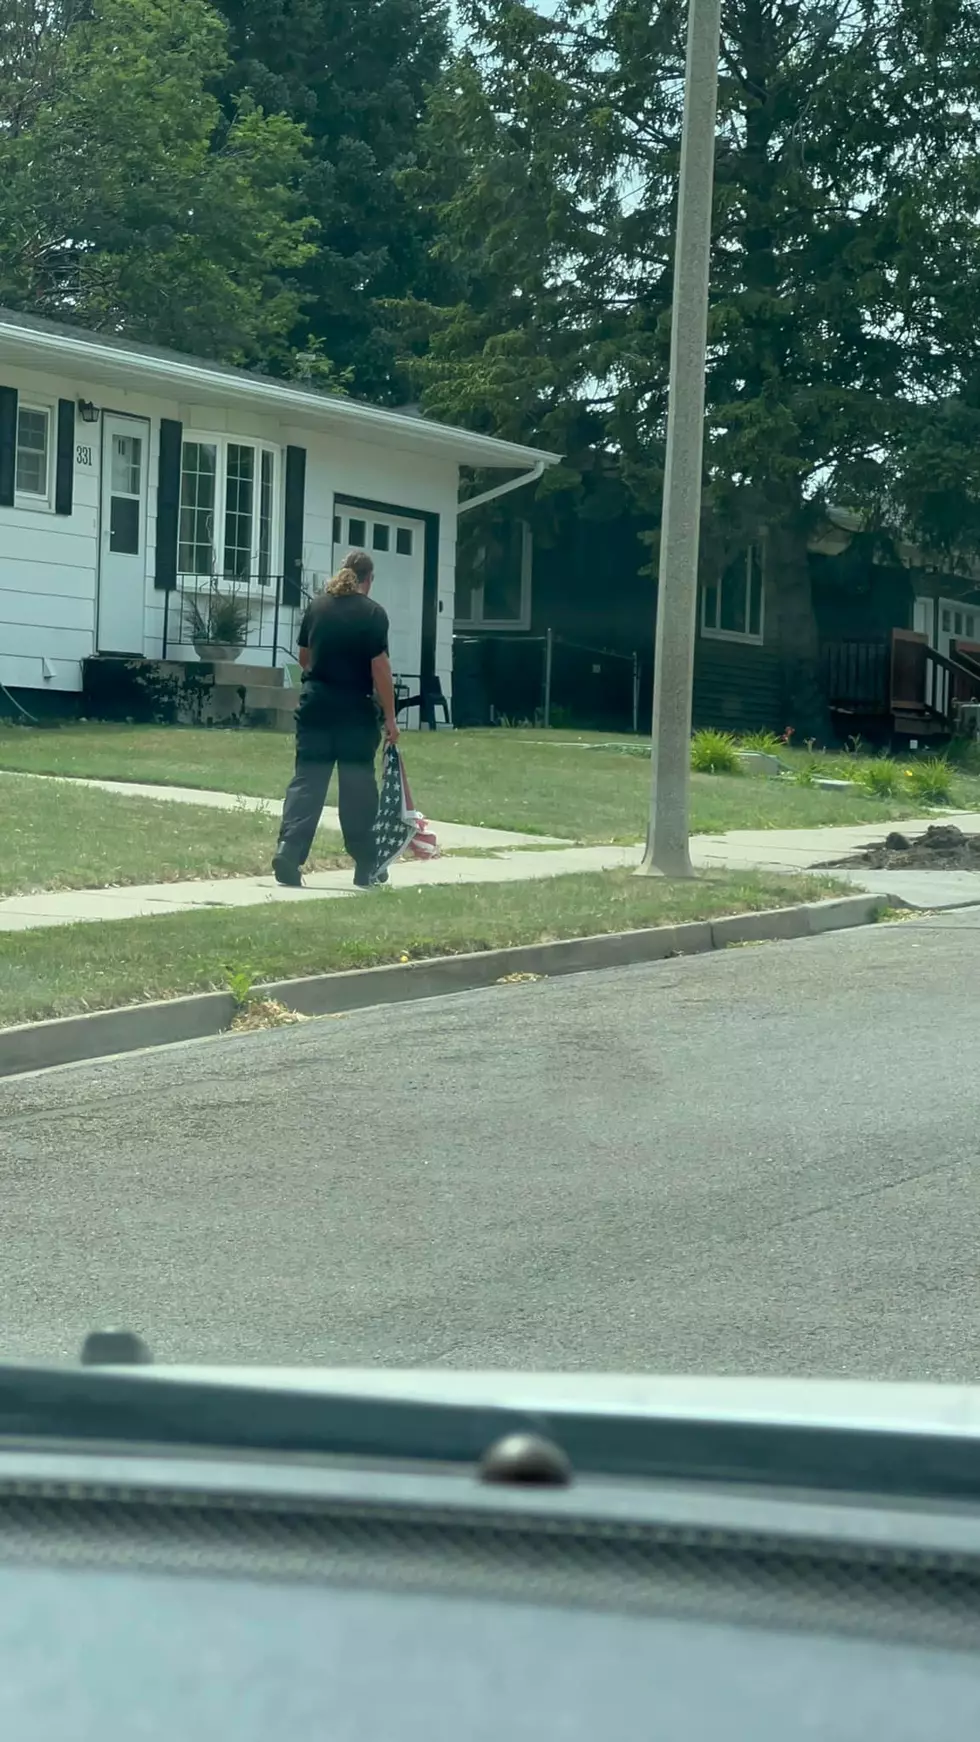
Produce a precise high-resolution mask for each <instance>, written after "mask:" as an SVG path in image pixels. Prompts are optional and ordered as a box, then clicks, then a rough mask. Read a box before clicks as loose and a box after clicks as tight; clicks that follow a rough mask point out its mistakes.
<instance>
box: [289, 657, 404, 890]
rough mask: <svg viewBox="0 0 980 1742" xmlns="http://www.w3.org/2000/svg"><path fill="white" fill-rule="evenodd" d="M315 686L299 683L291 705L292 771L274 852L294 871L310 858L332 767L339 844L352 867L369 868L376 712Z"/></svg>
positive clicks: (378, 734) (375, 800) (374, 792)
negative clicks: (346, 705)
mask: <svg viewBox="0 0 980 1742" xmlns="http://www.w3.org/2000/svg"><path fill="white" fill-rule="evenodd" d="M319 689H320V686H319V685H312V684H309V685H307V684H304V686H303V694H302V696H301V697H300V701H299V706H298V707H297V709H296V771H295V773H294V775H293V778H292V780H291V781H290V783H289V786H288V788H287V791H286V797H285V799H284V801H283V807H282V824H281V826H280V829H279V848H278V856H279V858H280V859H282V860H283V861H284V862H285V863H286V864H288V865H292V866H295V867H296V868H297V869H298V868H299V867H300V866H301V865H303V864H304V863H305V862H306V860H307V859H308V858H309V855H310V850H311V848H312V846H313V840H314V837H315V835H316V831H317V826H318V824H319V822H320V818H321V816H322V814H323V807H324V804H325V803H326V799H327V792H328V790H329V787H330V781H331V779H332V777H333V771H334V769H335V768H336V769H337V771H338V786H339V794H338V803H339V808H340V828H341V833H342V834H343V837H344V846H345V847H346V849H347V851H348V853H349V854H350V856H351V858H352V859H353V860H354V862H355V864H356V865H358V866H370V865H371V864H372V862H373V859H374V823H375V818H376V817H377V814H378V783H377V780H376V777H375V772H374V760H375V757H376V755H377V752H378V745H379V744H380V742H381V729H380V726H379V724H378V717H377V712H376V710H375V708H374V705H373V703H368V704H367V706H366V707H365V706H360V705H359V706H358V707H357V708H356V709H351V710H349V711H348V710H341V708H340V707H339V706H338V705H337V703H336V701H335V700H334V698H332V697H331V696H329V695H322V694H321V695H318V694H317V693H316V692H317V691H318V690H319Z"/></svg>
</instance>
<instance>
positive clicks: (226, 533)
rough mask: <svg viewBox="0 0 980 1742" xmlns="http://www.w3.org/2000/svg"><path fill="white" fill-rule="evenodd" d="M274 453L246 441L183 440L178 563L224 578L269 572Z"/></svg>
mask: <svg viewBox="0 0 980 1742" xmlns="http://www.w3.org/2000/svg"><path fill="white" fill-rule="evenodd" d="M278 470H279V468H278V466H277V462H276V454H275V452H274V451H273V450H272V449H271V448H263V447H258V446H256V445H255V444H253V443H251V442H235V441H227V442H226V441H220V440H217V439H214V440H192V441H185V442H184V445H183V453H182V458H181V472H180V543H179V551H178V567H179V569H180V572H181V573H182V574H185V575H201V576H207V577H208V579H211V577H212V576H217V577H219V578H221V579H225V580H229V581H250V580H258V581H259V582H260V583H261V584H262V585H265V584H267V583H268V581H269V580H271V578H272V572H273V569H274V568H275V566H276V562H275V542H276V514H277V501H276V494H277V482H278Z"/></svg>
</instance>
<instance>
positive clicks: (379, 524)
mask: <svg viewBox="0 0 980 1742" xmlns="http://www.w3.org/2000/svg"><path fill="white" fill-rule="evenodd" d="M371 548H372V549H373V550H390V549H391V527H390V526H387V525H386V524H385V522H384V521H383V520H376V521H375V523H374V525H373V526H372V528H371Z"/></svg>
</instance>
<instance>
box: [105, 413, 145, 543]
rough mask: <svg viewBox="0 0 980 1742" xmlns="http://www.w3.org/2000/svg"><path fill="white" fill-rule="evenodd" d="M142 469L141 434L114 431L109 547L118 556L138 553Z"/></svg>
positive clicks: (111, 450) (111, 453) (110, 469)
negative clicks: (120, 433) (117, 433)
mask: <svg viewBox="0 0 980 1742" xmlns="http://www.w3.org/2000/svg"><path fill="white" fill-rule="evenodd" d="M142 472H143V440H142V437H141V436H138V435H116V434H114V435H113V437H112V447H111V449H110V457H109V549H110V550H111V551H114V552H115V553H116V554H117V555H119V556H138V555H139V548H140V484H141V480H142Z"/></svg>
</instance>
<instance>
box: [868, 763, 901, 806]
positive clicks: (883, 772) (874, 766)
mask: <svg viewBox="0 0 980 1742" xmlns="http://www.w3.org/2000/svg"><path fill="white" fill-rule="evenodd" d="M858 779H859V780H860V782H861V785H862V786H864V787H865V788H866V789H867V791H868V792H870V793H872V794H873V796H874V797H875V798H894V797H895V794H896V792H897V791H898V788H899V786H900V785H901V779H902V777H901V773H900V771H899V768H898V765H897V763H894V762H893V761H892V760H891V758H890V757H888V756H878V757H876V758H875V760H874V761H873V762H866V763H865V764H864V767H863V768H861V769H860V770H858Z"/></svg>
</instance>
